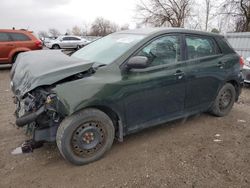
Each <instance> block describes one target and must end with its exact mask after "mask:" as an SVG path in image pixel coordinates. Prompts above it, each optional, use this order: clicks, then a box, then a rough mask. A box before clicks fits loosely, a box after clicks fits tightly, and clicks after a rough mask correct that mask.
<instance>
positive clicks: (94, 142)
mask: <svg viewBox="0 0 250 188" xmlns="http://www.w3.org/2000/svg"><path fill="white" fill-rule="evenodd" d="M106 135H107V131H106V129H105V127H104V125H103V124H102V123H101V122H97V121H89V122H86V123H84V124H81V125H80V126H78V128H77V129H76V130H75V131H74V132H73V134H72V137H71V148H72V150H73V152H74V153H75V154H76V155H77V156H79V157H91V156H93V155H95V154H96V152H98V151H99V150H100V149H101V148H102V147H103V146H104V144H105V143H106Z"/></svg>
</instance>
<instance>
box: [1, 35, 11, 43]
mask: <svg viewBox="0 0 250 188" xmlns="http://www.w3.org/2000/svg"><path fill="white" fill-rule="evenodd" d="M8 41H11V40H10V37H9V35H8V34H7V33H0V42H8Z"/></svg>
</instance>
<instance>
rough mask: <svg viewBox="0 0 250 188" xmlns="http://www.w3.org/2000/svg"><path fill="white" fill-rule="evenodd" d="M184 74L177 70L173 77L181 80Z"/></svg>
mask: <svg viewBox="0 0 250 188" xmlns="http://www.w3.org/2000/svg"><path fill="white" fill-rule="evenodd" d="M184 75H185V73H184V72H183V71H181V70H177V71H176V73H175V74H174V76H177V78H178V79H182V78H183V76H184Z"/></svg>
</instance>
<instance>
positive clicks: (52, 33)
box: [49, 28, 61, 38]
mask: <svg viewBox="0 0 250 188" xmlns="http://www.w3.org/2000/svg"><path fill="white" fill-rule="evenodd" d="M49 34H50V35H51V37H55V38H56V37H58V36H60V35H61V33H60V32H59V31H58V30H57V29H55V28H51V29H49Z"/></svg>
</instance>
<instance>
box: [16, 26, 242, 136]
mask: <svg viewBox="0 0 250 188" xmlns="http://www.w3.org/2000/svg"><path fill="white" fill-rule="evenodd" d="M122 34H126V35H138V36H142V37H141V38H140V40H138V41H137V42H136V43H134V44H133V45H132V46H130V47H129V48H128V49H126V51H124V52H123V53H122V54H121V55H120V56H118V57H116V58H115V59H114V60H113V61H112V62H109V63H105V66H102V67H99V68H97V69H96V70H95V71H94V72H93V73H91V74H89V75H88V76H84V77H82V78H80V79H72V80H67V79H66V81H60V80H59V79H55V80H53V79H50V82H42V81H41V80H40V81H39V83H42V84H44V85H45V86H48V85H49V86H52V88H51V93H55V95H56V96H57V99H58V100H59V101H60V103H61V104H62V106H63V108H61V107H58V108H57V109H56V110H57V111H58V112H60V113H61V114H64V115H65V116H70V115H72V114H74V113H76V112H78V111H80V110H82V109H85V108H90V107H95V108H98V109H100V110H103V111H105V112H112V114H115V116H117V118H118V119H119V120H120V122H121V127H122V129H123V130H122V131H121V132H122V134H123V135H122V136H124V135H126V134H129V133H132V132H135V131H138V130H140V129H143V128H145V127H150V126H154V125H157V124H160V123H164V122H167V121H170V120H173V119H177V118H181V117H187V116H190V115H192V114H195V113H200V112H204V111H207V110H208V109H209V108H210V107H211V105H212V104H213V102H214V100H215V98H216V96H217V94H218V91H219V89H220V88H221V87H222V86H223V85H224V84H225V83H226V82H231V83H233V84H234V85H235V88H236V90H237V98H238V96H239V94H240V87H241V84H242V75H241V73H240V65H239V56H238V55H237V54H236V53H235V52H234V51H233V50H232V49H230V47H229V46H227V45H226V44H225V42H223V40H224V39H223V36H221V35H217V34H212V33H204V32H198V31H190V30H185V29H179V28H172V29H168V28H155V29H140V30H135V31H122V32H118V33H115V34H111V36H116V35H122ZM173 35H174V36H177V37H179V40H180V59H179V60H178V62H172V63H168V64H162V65H158V66H153V67H146V68H144V69H130V70H128V69H127V67H126V64H127V62H128V60H129V59H130V58H131V57H134V56H136V55H137V54H138V52H139V51H140V50H141V49H143V48H144V47H146V46H147V45H148V44H150V43H151V42H152V41H155V40H157V39H159V38H161V37H164V36H173ZM190 35H191V36H194V37H201V38H202V37H204V38H209V39H211V40H212V41H213V42H214V44H215V46H216V48H218V49H216V50H218V53H216V54H214V55H212V56H205V57H200V58H194V59H188V52H187V44H186V41H185V37H186V36H190ZM100 40H101V39H100ZM96 42H98V41H96ZM122 42H124V41H122ZM125 42H127V41H125ZM90 45H92V44H90ZM93 45H95V44H93ZM87 47H88V46H87ZM90 47H91V46H90ZM84 50H85V49H84V48H83V49H82V50H80V51H79V52H76V53H78V54H80V53H81V51H84ZM96 50H98V49H96ZM109 53H110V52H109ZM76 56H77V55H76ZM86 56H87V55H86ZM37 58H39V57H37ZM73 58H75V57H74V54H73V55H72V59H73ZM83 58H84V56H83ZM55 59H56V56H55ZM85 60H87V62H88V63H86V62H85ZM85 60H84V68H83V69H81V67H78V69H77V70H74V71H72V72H71V73H70V74H72V75H73V74H77V73H80V72H83V71H88V70H89V69H90V68H91V66H92V65H93V64H95V63H96V62H94V61H91V59H85ZM34 63H35V62H34ZM48 63H49V62H48ZM77 63H80V62H77ZM98 63H102V62H98ZM80 64H81V63H80ZM17 66H18V65H17ZM68 69H70V66H68V67H65V68H61V70H64V73H65V74H66V73H67V71H65V70H68ZM13 72H14V71H13ZM13 74H14V73H13ZM58 74H59V75H61V76H60V78H61V79H62V80H63V79H65V78H67V77H68V76H70V75H67V76H63V77H62V75H63V74H61V73H60V71H57V72H55V74H53V72H51V74H49V75H47V76H50V77H51V78H54V77H57V75H58ZM33 76H34V75H33ZM13 77H15V76H13ZM16 77H17V76H16ZM45 77H46V75H45ZM37 79H38V78H37ZM38 80H39V79H38ZM13 84H14V85H15V83H13ZM41 86H43V85H33V87H32V89H35V88H37V87H41ZM32 89H30V90H25V92H26V93H27V92H29V91H31V90H32ZM15 92H16V91H15V89H14V93H15ZM25 92H22V94H23V96H24V95H25ZM16 95H17V94H16ZM20 98H22V97H20Z"/></svg>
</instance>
